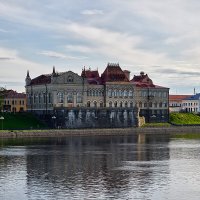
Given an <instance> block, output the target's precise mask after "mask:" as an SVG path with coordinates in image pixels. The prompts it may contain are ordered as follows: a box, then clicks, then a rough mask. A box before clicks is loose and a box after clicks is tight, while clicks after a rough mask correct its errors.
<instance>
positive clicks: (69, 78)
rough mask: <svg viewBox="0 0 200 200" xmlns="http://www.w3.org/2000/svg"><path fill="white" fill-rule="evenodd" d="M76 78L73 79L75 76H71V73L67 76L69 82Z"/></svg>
mask: <svg viewBox="0 0 200 200" xmlns="http://www.w3.org/2000/svg"><path fill="white" fill-rule="evenodd" d="M73 81H74V80H73V77H72V76H71V75H69V76H68V77H67V82H68V83H72V82H73Z"/></svg>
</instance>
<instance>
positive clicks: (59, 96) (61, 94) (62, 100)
mask: <svg viewBox="0 0 200 200" xmlns="http://www.w3.org/2000/svg"><path fill="white" fill-rule="evenodd" d="M63 102H64V94H63V92H58V103H63Z"/></svg>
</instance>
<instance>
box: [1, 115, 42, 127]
mask: <svg viewBox="0 0 200 200" xmlns="http://www.w3.org/2000/svg"><path fill="white" fill-rule="evenodd" d="M0 116H3V117H4V120H3V129H4V130H14V129H38V128H45V125H44V124H43V123H42V122H40V121H39V120H38V119H36V118H35V117H34V115H32V114H31V113H15V114H13V113H0ZM1 128H2V121H1V120H0V129H1Z"/></svg>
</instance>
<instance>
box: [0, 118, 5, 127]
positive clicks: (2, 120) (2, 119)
mask: <svg viewBox="0 0 200 200" xmlns="http://www.w3.org/2000/svg"><path fill="white" fill-rule="evenodd" d="M0 120H1V129H2V130H3V120H4V117H3V116H1V117H0Z"/></svg>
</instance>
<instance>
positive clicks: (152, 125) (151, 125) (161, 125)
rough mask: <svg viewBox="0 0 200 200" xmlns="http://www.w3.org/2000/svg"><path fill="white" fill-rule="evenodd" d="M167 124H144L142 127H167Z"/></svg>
mask: <svg viewBox="0 0 200 200" xmlns="http://www.w3.org/2000/svg"><path fill="white" fill-rule="evenodd" d="M169 126H170V124H169V123H146V124H144V125H143V126H142V127H169Z"/></svg>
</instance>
